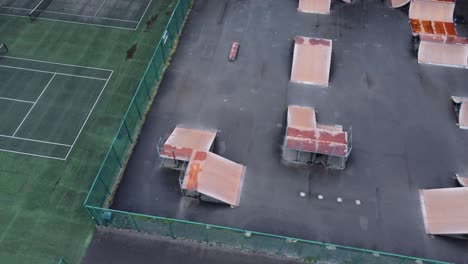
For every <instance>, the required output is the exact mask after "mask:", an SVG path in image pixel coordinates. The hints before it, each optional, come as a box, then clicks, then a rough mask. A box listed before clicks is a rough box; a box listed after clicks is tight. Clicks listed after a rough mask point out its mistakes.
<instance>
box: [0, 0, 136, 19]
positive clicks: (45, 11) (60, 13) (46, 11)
mask: <svg viewBox="0 0 468 264" xmlns="http://www.w3.org/2000/svg"><path fill="white" fill-rule="evenodd" d="M105 1H107V0H105ZM105 1H104V2H105ZM1 8H4V9H13V10H15V9H17V10H24V11H32V10H33V9H29V8H21V7H8V6H3V7H0V9H1ZM39 11H42V13H51V14H59V15H67V16H75V17H86V18H90V17H91V18H92V17H95V18H99V19H104V20H114V21H120V22H128V23H138V21H135V20H128V19H119V18H110V17H100V16H96V15H94V16H88V15H78V14H72V13H65V12H57V11H49V10H39ZM2 15H3V14H2ZM4 15H9V14H4ZM18 16H21V15H18ZM60 21H63V20H60ZM85 24H92V23H85Z"/></svg>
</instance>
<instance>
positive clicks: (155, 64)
mask: <svg viewBox="0 0 468 264" xmlns="http://www.w3.org/2000/svg"><path fill="white" fill-rule="evenodd" d="M192 2H193V0H179V2H178V3H177V5H176V7H175V9H174V11H173V13H172V16H171V18H170V20H169V22H168V24H167V26H166V29H165V31H164V33H163V36H162V37H161V39H160V41H159V43H158V45H157V47H156V49H155V51H154V53H153V57H152V59H151V60H150V62H149V64H148V67H147V68H146V71H145V74H144V75H143V78H142V79H141V81H140V83H139V85H138V88H137V89H136V92H135V94H134V97H133V99H132V101H131V103H130V106H129V107H128V110H127V112H126V114H125V116H124V118H123V120H122V123H121V125H120V127H119V130H118V132H117V134H116V135H115V138H114V140H113V142H112V144H111V146H110V148H109V150H108V152H107V154H106V156H105V158H104V161H103V163H102V165H101V167H100V169H99V172H98V174H97V176H96V179H95V180H94V182H93V185H92V186H91V189H90V190H89V193H88V195H87V197H86V200H85V202H84V207H85V209H86V211H87V212H88V213H89V215H90V217H91V218H92V219H93V220H94V221H95V223H96V225H98V226H106V227H113V228H121V229H128V230H133V231H136V232H144V233H148V234H155V235H160V236H167V237H173V238H181V239H190V240H195V241H200V242H206V243H210V244H219V245H223V246H231V247H234V248H239V249H248V250H251V251H255V252H262V253H269V254H275V255H283V256H287V257H293V258H298V259H302V260H305V261H309V262H313V261H326V262H331V263H410V262H412V263H439V264H446V263H447V262H439V261H432V260H426V259H420V258H413V257H407V256H401V255H394V254H388V253H383V252H378V251H372V250H365V249H359V248H352V247H343V246H339V245H333V244H327V243H322V242H316V241H308V240H302V239H296V238H290V237H284V236H277V235H270V234H265V233H259V232H254V231H246V230H240V229H234V228H228V227H223V226H215V225H208V224H203V223H196V222H190V221H184V220H178V219H170V218H164V217H158V216H150V215H142V214H137V213H129V212H123V211H118V210H112V209H109V208H108V205H109V203H110V200H111V199H112V196H113V193H114V191H115V188H116V186H117V185H118V182H119V178H120V177H121V175H122V171H123V169H124V168H125V164H126V161H127V159H128V158H129V156H130V154H131V149H132V147H133V146H134V144H135V142H136V139H137V137H138V134H139V132H140V129H141V127H142V125H143V122H144V119H145V115H146V111H147V110H148V108H149V106H150V104H151V102H152V100H153V98H154V96H155V94H156V92H157V90H158V86H159V81H160V80H161V78H162V76H163V74H164V70H165V68H166V65H167V63H168V61H169V59H170V56H171V53H172V52H173V51H174V48H175V46H176V45H177V39H178V36H179V34H180V32H181V30H182V27H183V24H184V22H185V18H186V16H187V13H188V11H189V9H190V7H191V5H192Z"/></svg>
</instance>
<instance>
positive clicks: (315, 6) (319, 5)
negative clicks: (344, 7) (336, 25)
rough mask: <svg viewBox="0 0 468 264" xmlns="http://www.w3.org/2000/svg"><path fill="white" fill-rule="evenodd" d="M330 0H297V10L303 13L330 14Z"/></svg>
mask: <svg viewBox="0 0 468 264" xmlns="http://www.w3.org/2000/svg"><path fill="white" fill-rule="evenodd" d="M330 6H331V0H299V6H298V8H297V10H298V11H299V12H304V13H315V14H326V15H327V14H330Z"/></svg>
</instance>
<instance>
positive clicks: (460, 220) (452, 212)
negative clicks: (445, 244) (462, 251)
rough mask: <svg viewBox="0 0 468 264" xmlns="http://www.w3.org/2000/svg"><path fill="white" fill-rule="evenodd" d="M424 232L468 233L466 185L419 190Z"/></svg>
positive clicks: (467, 190) (434, 233)
mask: <svg viewBox="0 0 468 264" xmlns="http://www.w3.org/2000/svg"><path fill="white" fill-rule="evenodd" d="M420 198H421V207H422V210H423V218H424V227H425V229H426V233H428V234H433V235H464V234H468V202H467V201H468V187H458V188H443V189H431V190H421V191H420Z"/></svg>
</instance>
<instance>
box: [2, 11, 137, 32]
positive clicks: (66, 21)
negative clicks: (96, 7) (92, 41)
mask: <svg viewBox="0 0 468 264" xmlns="http://www.w3.org/2000/svg"><path fill="white" fill-rule="evenodd" d="M0 16H11V17H22V18H29V17H28V16H20V15H12V14H2V13H0ZM38 19H40V20H48V21H54V22H63V23H70V24H77V25H87V26H95V27H105V28H114V29H123V30H131V31H135V30H136V29H137V28H127V27H116V26H107V25H101V24H96V23H83V22H75V21H69V20H60V19H52V18H43V17H39V18H38ZM133 23H136V22H133Z"/></svg>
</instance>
